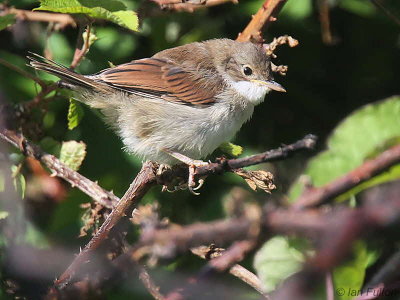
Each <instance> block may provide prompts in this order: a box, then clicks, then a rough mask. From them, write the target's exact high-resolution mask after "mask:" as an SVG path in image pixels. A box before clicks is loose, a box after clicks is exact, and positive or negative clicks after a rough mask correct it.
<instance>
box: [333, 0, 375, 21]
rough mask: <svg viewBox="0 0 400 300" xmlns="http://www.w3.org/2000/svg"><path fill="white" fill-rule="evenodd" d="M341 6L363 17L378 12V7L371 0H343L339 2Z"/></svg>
mask: <svg viewBox="0 0 400 300" xmlns="http://www.w3.org/2000/svg"><path fill="white" fill-rule="evenodd" d="M339 6H340V7H341V8H343V9H345V10H347V11H349V12H351V13H354V14H356V15H359V16H361V17H370V16H373V15H374V14H375V12H376V9H375V7H374V5H373V4H372V2H371V1H364V0H342V1H340V2H339Z"/></svg>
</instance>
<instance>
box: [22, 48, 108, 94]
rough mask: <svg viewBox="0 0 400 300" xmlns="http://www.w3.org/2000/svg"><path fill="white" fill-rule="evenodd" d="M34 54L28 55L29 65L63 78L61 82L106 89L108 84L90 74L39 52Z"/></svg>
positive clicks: (93, 88)
mask: <svg viewBox="0 0 400 300" xmlns="http://www.w3.org/2000/svg"><path fill="white" fill-rule="evenodd" d="M30 54H31V55H32V56H27V58H28V59H29V65H30V66H31V67H33V68H35V69H37V70H41V71H44V72H47V73H50V74H52V75H55V76H57V77H59V78H60V79H61V82H65V83H67V86H71V85H72V86H79V87H84V88H88V89H92V90H103V89H104V90H106V86H105V85H104V84H101V83H99V82H97V81H95V80H94V79H92V78H90V77H89V76H84V75H81V74H78V73H76V72H74V71H72V70H70V69H68V68H67V67H65V66H63V65H61V64H59V63H56V62H55V61H52V60H50V59H47V58H45V57H43V56H41V55H39V54H35V53H30Z"/></svg>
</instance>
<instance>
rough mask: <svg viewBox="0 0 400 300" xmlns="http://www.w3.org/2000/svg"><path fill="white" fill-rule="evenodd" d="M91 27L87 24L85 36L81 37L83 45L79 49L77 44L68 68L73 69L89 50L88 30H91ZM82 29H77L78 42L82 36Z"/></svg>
mask: <svg viewBox="0 0 400 300" xmlns="http://www.w3.org/2000/svg"><path fill="white" fill-rule="evenodd" d="M91 28H92V26H91V25H90V24H89V25H88V26H87V30H86V38H84V39H83V45H82V49H79V47H78V46H77V47H76V48H75V52H74V58H73V59H72V62H71V65H70V67H69V68H70V69H72V70H73V69H75V68H76V67H77V66H78V65H79V63H80V62H81V60H82V59H83V57H84V56H85V55H86V53H87V52H88V51H89V47H90V32H91ZM82 31H83V30H79V36H78V42H77V44H78V43H79V41H80V39H81V38H83V37H82V33H83V32H82Z"/></svg>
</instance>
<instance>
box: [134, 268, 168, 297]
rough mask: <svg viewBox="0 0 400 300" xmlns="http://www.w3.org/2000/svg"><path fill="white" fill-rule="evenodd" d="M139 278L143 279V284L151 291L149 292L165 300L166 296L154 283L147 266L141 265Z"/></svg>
mask: <svg viewBox="0 0 400 300" xmlns="http://www.w3.org/2000/svg"><path fill="white" fill-rule="evenodd" d="M139 279H140V280H141V281H142V283H143V285H144V286H145V287H146V289H147V290H148V291H149V293H150V294H151V295H152V296H153V298H154V299H156V300H164V299H165V297H164V296H163V295H162V294H161V293H160V288H159V287H158V286H157V285H156V284H155V283H154V281H153V279H152V278H151V277H150V274H149V273H148V272H147V270H146V268H144V267H140V271H139Z"/></svg>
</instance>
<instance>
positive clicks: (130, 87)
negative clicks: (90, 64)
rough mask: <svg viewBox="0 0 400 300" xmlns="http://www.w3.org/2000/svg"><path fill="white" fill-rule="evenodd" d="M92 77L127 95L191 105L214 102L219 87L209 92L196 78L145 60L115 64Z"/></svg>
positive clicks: (155, 60)
mask: <svg viewBox="0 0 400 300" xmlns="http://www.w3.org/2000/svg"><path fill="white" fill-rule="evenodd" d="M96 78H97V79H98V80H100V81H102V82H104V83H106V84H109V85H111V86H113V87H116V88H119V89H121V90H124V91H127V92H129V93H133V94H139V95H142V96H148V97H161V98H163V99H165V100H167V101H175V102H181V103H184V104H191V105H209V104H211V103H213V102H215V95H216V93H217V92H218V88H219V86H218V85H217V86H218V87H217V88H214V89H210V88H208V87H206V86H205V84H204V81H203V80H201V79H200V78H195V77H194V76H193V75H192V74H191V73H189V72H187V71H184V70H182V69H181V68H180V67H178V66H176V65H174V64H172V63H171V62H168V61H167V60H164V59H158V58H145V59H140V60H135V61H132V62H130V63H127V64H123V65H119V66H116V67H114V68H110V69H107V70H105V71H103V72H102V73H100V74H98V75H97V76H96Z"/></svg>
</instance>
